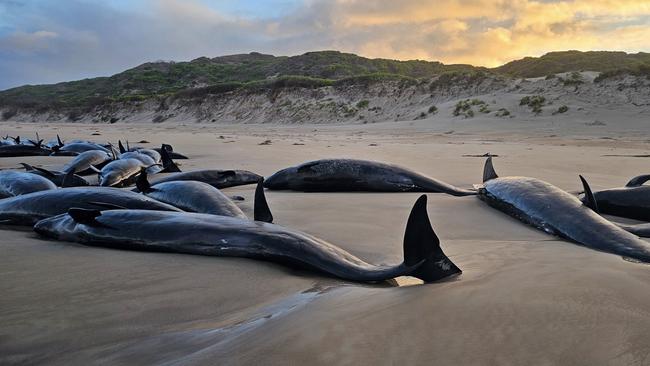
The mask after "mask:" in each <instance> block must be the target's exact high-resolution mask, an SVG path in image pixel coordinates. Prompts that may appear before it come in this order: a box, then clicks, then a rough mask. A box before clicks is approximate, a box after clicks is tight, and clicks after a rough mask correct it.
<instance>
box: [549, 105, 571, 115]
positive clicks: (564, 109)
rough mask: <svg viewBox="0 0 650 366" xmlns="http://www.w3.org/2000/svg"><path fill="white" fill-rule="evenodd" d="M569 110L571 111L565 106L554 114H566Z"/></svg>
mask: <svg viewBox="0 0 650 366" xmlns="http://www.w3.org/2000/svg"><path fill="white" fill-rule="evenodd" d="M568 110H569V107H567V106H565V105H563V106H561V107H560V108H558V109H557V111H555V112H553V114H560V113H566V112H567V111H568Z"/></svg>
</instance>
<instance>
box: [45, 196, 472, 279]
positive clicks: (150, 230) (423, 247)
mask: <svg viewBox="0 0 650 366" xmlns="http://www.w3.org/2000/svg"><path fill="white" fill-rule="evenodd" d="M423 197H424V198H423ZM423 197H421V198H420V199H418V201H417V202H416V204H415V206H414V208H413V210H412V212H411V216H410V217H409V222H408V224H407V230H406V234H405V240H404V257H405V260H404V262H403V263H401V264H398V265H394V266H376V265H372V264H369V263H367V262H365V261H363V260H361V259H359V258H357V257H355V256H354V255H352V254H350V253H348V252H347V251H345V250H343V249H341V248H339V247H337V246H335V245H333V244H330V243H328V242H326V241H324V240H322V239H319V238H316V237H313V236H311V235H309V234H305V233H302V232H300V231H296V230H291V229H287V228H284V227H281V226H279V225H275V224H269V223H263V222H259V221H251V220H246V219H241V218H236V217H227V216H216V215H207V214H198V213H178V212H156V211H142V210H112V211H103V212H99V211H95V213H94V215H93V216H92V217H90V218H86V219H85V220H84V223H81V222H79V221H78V220H77V219H76V218H73V217H76V216H75V215H73V213H74V212H73V211H75V210H71V211H70V213H69V214H63V215H59V216H55V217H52V218H49V219H45V220H42V221H39V222H38V223H37V224H36V225H35V226H34V230H35V231H36V232H37V233H39V234H41V235H44V236H46V237H50V238H55V239H59V240H65V241H73V242H78V243H82V244H86V245H92V246H104V247H113V248H122V249H136V250H153V251H166V252H176V253H187V254H200V255H212V256H226V257H248V258H255V259H263V260H269V261H274V262H279V263H282V264H289V265H291V266H297V267H300V268H306V269H311V270H315V271H318V272H321V273H325V274H328V275H330V276H334V277H338V278H342V279H345V280H350V281H370V282H376V281H384V280H388V279H391V278H394V277H398V276H404V275H411V276H415V277H418V278H420V279H422V280H423V281H425V282H432V281H436V280H439V279H442V278H445V277H449V276H452V275H457V274H459V273H460V270H459V269H458V267H456V265H454V263H452V262H451V261H450V260H449V259H448V258H447V257H446V256H445V254H444V253H443V252H442V249H440V246H439V241H438V238H437V237H436V236H435V233H434V232H433V229H432V228H431V225H430V223H429V221H428V216H427V214H426V196H423Z"/></svg>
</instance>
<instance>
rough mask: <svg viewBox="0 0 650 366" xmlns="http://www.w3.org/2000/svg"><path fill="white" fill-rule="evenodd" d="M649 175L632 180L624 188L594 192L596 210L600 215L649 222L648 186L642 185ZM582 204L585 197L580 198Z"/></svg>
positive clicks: (649, 188) (649, 189) (649, 195)
mask: <svg viewBox="0 0 650 366" xmlns="http://www.w3.org/2000/svg"><path fill="white" fill-rule="evenodd" d="M648 180H650V175H640V176H638V177H634V178H632V179H631V180H630V181H629V182H628V183H627V184H626V185H625V187H619V188H611V189H605V190H602V191H596V192H594V198H595V199H596V203H597V205H598V210H599V212H600V213H602V214H607V215H614V216H620V217H627V218H630V219H636V220H641V221H650V186H644V185H643V183H645V182H646V181H648ZM582 200H583V202H584V201H585V200H586V197H583V198H582Z"/></svg>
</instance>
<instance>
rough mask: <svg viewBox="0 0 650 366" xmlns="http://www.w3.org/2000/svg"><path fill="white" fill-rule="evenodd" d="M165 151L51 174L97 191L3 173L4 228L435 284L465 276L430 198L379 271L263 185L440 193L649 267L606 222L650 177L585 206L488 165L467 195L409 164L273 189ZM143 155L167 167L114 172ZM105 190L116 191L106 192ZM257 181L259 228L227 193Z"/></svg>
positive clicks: (313, 166) (589, 196) (299, 176)
mask: <svg viewBox="0 0 650 366" xmlns="http://www.w3.org/2000/svg"><path fill="white" fill-rule="evenodd" d="M57 140H59V141H60V139H57ZM165 146H169V145H163V147H162V148H161V149H159V150H158V151H157V152H158V156H160V160H157V156H156V155H154V154H152V153H150V152H145V151H146V149H141V148H140V149H125V148H124V147H123V146H122V144H121V143H119V147H120V152H119V153H116V152H115V151H112V150H113V149H112V146H110V147H111V151H110V155H109V153H106V152H104V151H101V150H87V151H84V152H81V153H80V154H79V155H77V156H76V157H75V158H74V159H73V160H72V161H71V162H70V163H68V164H67V165H66V166H65V168H64V169H63V171H62V172H53V173H52V174H53V175H55V176H60V175H63V176H64V178H63V179H60V180H61V182H62V183H65V182H66V181H71V178H70V177H71V176H72V175H71V174H73V175H74V174H88V173H98V174H99V177H100V179H99V183H100V186H99V187H65V188H58V189H57V187H56V185H55V184H54V180H52V179H50V178H52V177H46V176H47V174H45V173H43V171H42V169H37V168H33V167H32V168H31V169H28V170H27V172H20V173H21V174H23V175H24V174H32V175H33V176H36V177H40V178H46V179H45V180H46V181H48V182H49V185H47V186H46V185H42V186H41V188H40V189H32V190H31V191H29V192H28V191H26V190H21V188H20V186H21V184H22V183H21V182H19V181H20V180H21V179H18V178H17V177H16V176H15V174H18V172H15V171H1V172H0V192H1V194H4V196H5V197H8V198H4V199H0V224H5V225H28V226H33V228H34V230H35V231H36V232H37V233H39V234H41V235H43V236H45V237H49V238H54V239H58V240H64V241H73V242H78V243H82V244H85V245H90V246H103V247H112V248H126V249H135V250H147V251H165V252H177V253H189V254H201V255H214V256H236V257H249V258H257V259H264V260H270V261H275V262H279V263H282V264H288V265H292V266H298V267H301V268H306V269H311V270H315V271H318V272H321V273H324V274H328V275H331V276H334V277H338V278H341V279H345V280H350V281H369V282H377V281H384V280H389V279H392V278H394V277H398V276H413V277H417V278H419V279H421V280H423V281H424V282H432V281H437V280H440V279H444V278H447V277H450V276H454V275H457V274H460V273H461V270H460V269H459V268H458V267H457V266H456V265H455V264H454V263H453V262H452V261H451V260H450V259H449V258H448V257H447V256H446V255H445V254H444V252H443V251H442V249H441V247H440V241H439V239H438V237H437V236H436V234H435V232H434V230H433V228H432V227H431V223H430V221H429V217H428V214H427V210H426V204H427V196H426V195H422V196H420V197H419V198H418V199H417V201H416V202H415V204H414V206H413V208H412V209H411V213H410V215H409V217H408V221H407V226H406V231H405V234H404V242H403V251H404V260H403V262H402V263H400V264H396V265H392V266H378V265H372V264H370V263H367V262H365V261H363V260H362V259H359V258H357V257H356V256H354V255H352V254H350V253H349V252H347V251H345V250H343V249H341V248H339V247H338V246H336V245H334V244H331V243H328V242H327V241H325V240H322V239H319V238H316V237H314V236H311V235H309V234H306V233H303V232H300V231H297V230H293V229H289V228H285V227H282V226H280V225H277V224H274V223H272V221H273V215H272V214H271V211H270V209H269V207H268V204H267V202H266V198H265V195H264V188H265V187H266V188H267V189H269V190H296V191H304V192H344V191H348V192H363V191H365V192H431V193H435V192H440V193H447V194H450V195H455V196H469V195H477V196H478V198H480V199H481V200H483V201H485V202H486V203H488V204H489V205H490V206H492V207H495V208H497V209H499V210H501V211H503V212H505V213H507V214H509V215H511V216H513V217H515V218H517V219H519V220H521V221H523V222H525V223H527V224H530V225H533V226H535V227H537V228H539V229H541V230H543V231H545V232H547V233H549V234H553V235H557V236H560V237H562V238H565V239H568V240H570V241H573V242H575V243H578V244H581V245H584V246H586V247H589V248H592V249H597V250H600V251H604V252H609V253H613V254H617V255H621V256H623V257H626V258H631V259H633V260H636V261H641V262H650V244H648V243H647V242H645V241H644V240H642V239H640V238H638V237H637V235H641V234H643V233H649V234H650V224H648V225H643V224H642V225H639V226H633V225H628V226H624V225H617V224H614V223H612V222H610V221H608V220H607V219H605V218H604V217H602V216H601V215H600V213H606V214H615V215H618V216H623V217H631V218H637V219H638V218H642V219H647V217H650V202H645V201H643V200H639V199H634V198H633V197H634V196H635V195H643V192H642V191H645V190H646V188H647V189H650V187H646V186H643V185H642V184H643V183H644V182H645V181H647V180H649V179H650V175H648V176H640V177H637V178H635V179H633V180H632V181H630V183H628V185H627V187H625V188H616V189H611V190H605V191H600V192H595V193H592V191H591V189H590V187H589V185H588V184H587V182H586V180H584V178H582V176H581V177H580V178H581V180H582V183H583V188H584V192H585V195H584V197H583V198H582V200H580V199H579V198H578V197H577V196H575V195H573V194H570V193H567V192H565V191H563V190H561V189H560V188H557V187H555V186H553V185H551V184H549V183H547V182H544V181H541V180H538V179H535V178H529V177H498V176H497V174H496V173H495V171H494V168H493V166H492V159H491V158H488V159H487V161H486V164H485V167H484V172H483V184H482V185H480V186H477V187H476V188H475V189H463V188H459V187H455V186H452V185H450V184H447V183H444V182H442V181H439V180H436V179H433V178H430V177H427V176H424V175H422V174H419V173H416V172H414V171H411V170H409V169H405V168H403V167H399V166H395V165H389V164H384V163H379V162H373V161H366V160H353V159H325V160H318V161H312V162H307V163H304V164H301V165H298V166H295V167H289V168H286V169H283V170H280V171H278V172H277V173H275V174H273V175H271V176H270V177H268V178H267V179H266V180H265V179H264V178H263V177H261V176H259V175H257V174H255V173H252V172H248V171H244V170H199V171H190V172H180V169H178V167H177V165H176V164H175V163H174V162H173V160H172V159H171V157H170V156H169V154H168V153H169V152H170V151H172V149H171V148H169V147H165ZM142 150H145V151H142ZM98 152H101V153H102V154H104V155H101V156H100V154H99V153H98ZM137 154H140V155H145V156H148V157H149V158H150V159H151V160H153V161H154V162H156V161H160V162H162V164H161V163H154V164H148V163H150V161H149V160H146V159H144V160H146V163H143V164H139V165H138V166H137V168H132V167H131V164H116V162H119V161H120V160H121V159H122V157H124V156H126V157H125V158H124V160H129V159H131V160H137V161H141V160H140V158H141V157H140V158H138V157H136V156H139V155H137ZM111 155H112V156H111ZM105 157H108V158H106V159H105ZM111 164H113V165H112V166H111ZM133 164H135V163H133ZM102 165H103V167H102ZM160 165H162V167H161V166H160ZM152 167H157V168H158V169H151V168H152ZM100 168H101V169H100ZM107 168H109V169H107ZM105 169H106V171H105ZM37 172H40V173H42V174H40V175H38V173H37ZM161 172H172V173H171V174H169V175H167V176H165V177H164V178H162V179H158V180H156V181H154V182H153V183H150V182H149V179H148V176H149V175H151V174H156V173H161ZM5 173H6V175H3V174H5ZM57 173H60V174H58V175H57ZM12 174H14V175H13V176H12ZM66 177H67V178H66ZM48 179H49V180H48ZM105 181H110V182H111V183H110V184H109V183H106V184H102V182H105ZM132 183H135V184H136V188H135V189H133V190H132V191H130V190H125V189H118V188H115V187H128V186H129V185H131V184H132ZM255 183H257V188H256V189H255V202H254V218H253V220H251V219H249V218H248V217H247V216H246V215H245V214H244V213H243V212H242V210H241V209H240V208H239V207H238V206H237V205H236V204H235V203H234V202H233V201H232V200H231V199H230V198H229V197H228V196H226V195H225V194H223V193H222V192H221V191H220V189H222V188H226V187H232V186H236V185H245V184H255ZM27 186H30V187H37V186H38V185H36V184H27ZM60 186H65V184H61V185H60ZM109 186H112V187H109ZM645 195H646V196H647V193H646V194H645ZM9 196H15V197H9ZM599 208H600V211H599ZM631 232H632V233H631ZM635 234H636V235H635Z"/></svg>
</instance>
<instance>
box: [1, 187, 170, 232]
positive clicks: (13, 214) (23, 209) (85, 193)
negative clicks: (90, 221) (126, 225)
mask: <svg viewBox="0 0 650 366" xmlns="http://www.w3.org/2000/svg"><path fill="white" fill-rule="evenodd" d="M96 202H98V203H103V204H110V205H115V206H119V207H124V208H128V209H144V210H160V211H181V210H180V209H178V208H176V207H173V206H171V205H168V204H166V203H162V202H158V201H156V200H154V199H151V198H148V197H146V196H143V195H141V194H137V193H135V192H131V191H125V190H121V189H117V188H108V187H74V188H61V189H57V190H49V191H40V192H34V193H29V194H25V195H22V196H16V197H11V198H6V199H3V200H0V223H2V224H4V225H26V226H31V225H34V224H35V223H36V222H38V221H39V220H42V219H45V218H48V217H52V216H56V215H60V214H62V213H65V212H67V211H68V210H69V209H70V208H73V207H79V208H87V209H97V208H101V207H102V206H98V205H96V204H95V203H96Z"/></svg>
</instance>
